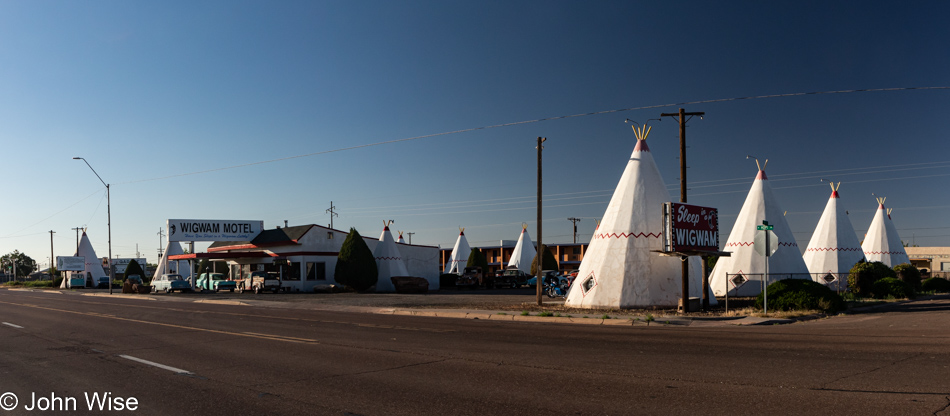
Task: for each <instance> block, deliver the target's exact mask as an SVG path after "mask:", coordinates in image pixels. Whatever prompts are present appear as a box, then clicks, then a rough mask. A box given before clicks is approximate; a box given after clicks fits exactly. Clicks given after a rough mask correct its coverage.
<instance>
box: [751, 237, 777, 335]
mask: <svg viewBox="0 0 950 416" xmlns="http://www.w3.org/2000/svg"><path fill="white" fill-rule="evenodd" d="M772 228H774V226H772V225H770V224H769V222H768V221H764V220H763V221H762V225H757V226H755V229H756V230H758V231H760V232H756V233H755V241H754V242H753V245H754V246H755V252H756V253H759V254H761V255H763V256H765V275H764V276H763V277H762V297H763V302H762V309H763V311H764V313H765V315H766V316H768V314H769V290H768V289H769V257H771V256H772V254H774V253H775V251H776V250H778V236H777V235H775V232H773V231H772Z"/></svg>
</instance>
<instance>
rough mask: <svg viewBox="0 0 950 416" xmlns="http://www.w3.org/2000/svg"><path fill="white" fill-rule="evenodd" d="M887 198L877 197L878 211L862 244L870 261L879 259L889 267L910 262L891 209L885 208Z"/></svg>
mask: <svg viewBox="0 0 950 416" xmlns="http://www.w3.org/2000/svg"><path fill="white" fill-rule="evenodd" d="M885 199H886V198H877V204H878V208H877V211H876V212H875V213H874V219H872V220H871V226H870V227H868V233H867V235H865V236H864V243H863V244H861V248H862V249H864V256H865V257H867V259H868V261H879V262H881V263H884V264H886V265H888V266H889V267H894V266H896V265H898V264H902V263H910V259H909V258H908V257H907V252H906V251H905V250H904V243H903V242H902V241H901V237H900V235H898V234H897V227H895V226H894V222H893V221H891V216H890V212H889V211H890V210H888V209H887V208H884V201H885Z"/></svg>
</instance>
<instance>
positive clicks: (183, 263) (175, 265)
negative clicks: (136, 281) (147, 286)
mask: <svg viewBox="0 0 950 416" xmlns="http://www.w3.org/2000/svg"><path fill="white" fill-rule="evenodd" d="M164 253H165V254H164V255H163V256H162V258H161V261H159V262H158V267H156V268H155V274H153V275H152V279H155V278H156V277H160V276H161V275H163V274H180V275H181V276H182V277H184V278H186V279H187V278H189V277H190V276H191V272H189V270H191V267H190V264H189V262H188V260H169V259H168V256H174V255H178V254H185V250H182V248H181V244H179V243H178V242H177V241H169V242H167V243H166V244H165V251H164Z"/></svg>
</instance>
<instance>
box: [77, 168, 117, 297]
mask: <svg viewBox="0 0 950 416" xmlns="http://www.w3.org/2000/svg"><path fill="white" fill-rule="evenodd" d="M73 159H77V160H82V161H83V162H86V166H89V169H90V170H92V173H95V174H96V177H97V178H99V182H102V184H103V185H105V186H106V221H107V222H106V224H107V226H108V228H109V294H110V295H111V294H112V279H113V271H114V270H115V268H114V267H113V266H112V199H111V195H110V194H109V184H107V183H106V181H104V180H102V177H101V176H99V173H98V172H96V170H95V169H93V168H92V165H90V164H89V161H87V160H86V159H84V158H81V157H74V158H73Z"/></svg>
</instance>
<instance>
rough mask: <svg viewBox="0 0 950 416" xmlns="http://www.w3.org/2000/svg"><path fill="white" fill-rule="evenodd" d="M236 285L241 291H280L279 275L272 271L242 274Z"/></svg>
mask: <svg viewBox="0 0 950 416" xmlns="http://www.w3.org/2000/svg"><path fill="white" fill-rule="evenodd" d="M238 287H239V288H240V289H241V291H242V292H243V291H245V290H252V291H254V293H261V292H264V291H267V290H270V291H272V292H274V293H277V292H280V275H278V274H277V273H274V272H264V271H254V272H250V273H247V274H246V275H244V280H242V281H241V282H240V283H239V284H238Z"/></svg>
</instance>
